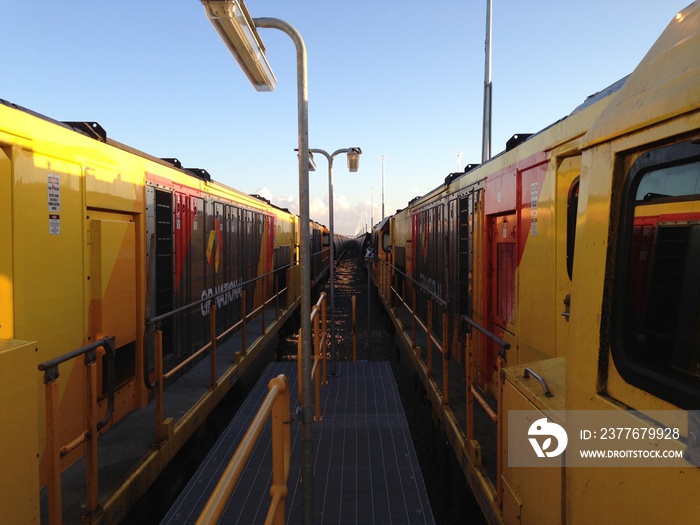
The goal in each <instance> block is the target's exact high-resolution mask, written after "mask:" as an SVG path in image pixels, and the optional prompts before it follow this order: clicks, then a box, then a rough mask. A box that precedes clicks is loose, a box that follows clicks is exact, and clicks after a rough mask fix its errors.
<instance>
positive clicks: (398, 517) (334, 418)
mask: <svg viewBox="0 0 700 525" xmlns="http://www.w3.org/2000/svg"><path fill="white" fill-rule="evenodd" d="M338 373H339V375H338V376H336V377H331V378H330V383H329V385H327V386H324V387H322V397H323V421H322V422H319V423H314V438H315V441H314V453H315V456H316V460H315V477H314V483H315V484H314V511H315V520H314V522H315V523H322V524H362V525H365V524H397V525H398V524H407V525H409V524H433V523H434V520H433V516H432V512H431V510H430V505H429V503H428V497H427V494H426V490H425V485H424V482H423V477H422V475H421V472H420V468H419V467H418V460H417V458H416V453H415V450H414V448H413V443H412V441H411V436H410V433H409V430H408V423H407V422H406V418H405V415H404V411H403V407H402V406H401V400H400V398H399V393H398V390H397V387H396V383H395V380H394V376H393V374H392V371H391V368H390V366H389V363H387V362H377V361H364V362H357V363H351V362H346V361H341V362H339V363H338ZM279 374H285V375H286V376H287V378H288V380H289V385H290V389H291V396H292V397H291V400H292V407H293V408H292V410H294V408H295V406H296V399H297V369H296V362H294V363H272V364H270V365H269V366H268V367H267V369H266V370H265V372H264V373H263V376H262V377H261V379H260V381H259V382H258V383H257V385H256V386H255V388H254V389H253V391H252V392H251V394H250V395H249V396H248V398H247V399H246V401H245V403H244V404H243V405H242V406H241V408H240V410H239V411H238V413H237V414H236V417H235V418H234V420H233V421H232V422H231V424H230V425H229V427H228V428H227V429H226V431H225V432H224V433H223V434H222V436H221V438H220V439H219V441H218V442H217V444H216V445H215V446H214V448H213V449H212V450H211V452H210V453H209V455H208V456H207V458H206V459H205V461H204V462H203V463H202V465H201V466H200V468H199V470H198V471H197V473H196V474H195V475H194V477H193V478H192V479H191V480H190V482H189V484H188V485H187V487H185V489H184V490H183V491H182V493H181V494H180V497H179V498H178V500H177V502H176V503H175V505H174V506H173V507H172V508H171V509H170V512H169V513H168V514H167V515H166V517H165V519H164V520H163V522H162V523H167V524H179V523H183V524H184V523H194V522H195V521H196V519H197V517H198V516H199V513H200V512H201V510H202V508H203V507H204V504H205V503H206V501H207V499H208V497H209V494H210V493H211V491H212V490H213V489H214V487H215V486H216V483H217V481H218V479H219V477H220V475H221V473H222V472H223V470H224V468H225V466H226V464H227V463H228V460H229V459H230V458H231V456H232V455H233V452H234V451H235V448H236V447H237V446H238V443H239V441H240V439H241V438H242V437H243V435H244V433H245V431H246V429H247V428H248V425H249V424H250V421H251V420H252V418H253V416H254V415H255V412H256V411H257V409H258V406H259V404H260V401H261V400H262V398H263V397H264V396H265V394H266V393H267V383H268V382H269V380H270V379H271V378H273V377H275V376H277V375H279ZM268 427H269V423H268ZM270 441H271V438H270V430H269V428H268V429H266V430H265V431H264V433H263V435H262V437H261V440H260V442H259V443H258V446H257V447H256V449H255V451H254V453H253V455H252V457H251V459H250V461H249V463H248V466H247V468H246V471H245V473H244V475H243V478H242V480H241V482H240V483H239V484H238V486H237V487H236V490H235V491H234V493H233V496H232V498H231V500H230V502H229V505H228V507H227V508H226V511H225V513H224V516H223V518H222V521H221V523H232V524H233V523H240V524H246V525H247V524H253V523H263V522H264V520H265V516H266V513H267V509H268V506H269V502H270V496H269V487H270V484H271V470H272V469H271V453H270V447H271V443H270ZM300 441H301V428H300V426H299V425H295V426H294V427H292V458H291V466H290V473H289V482H288V486H289V493H288V495H287V499H286V516H287V523H288V524H296V523H301V492H302V488H301V484H300V483H299V473H300V454H301V453H300V446H301V443H300Z"/></svg>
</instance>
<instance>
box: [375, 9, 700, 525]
mask: <svg viewBox="0 0 700 525" xmlns="http://www.w3.org/2000/svg"><path fill="white" fill-rule="evenodd" d="M373 235H374V245H375V250H376V253H377V260H376V261H375V263H374V280H375V283H376V285H377V287H378V288H379V290H380V294H381V296H382V298H383V301H384V303H385V305H386V307H387V310H388V311H389V312H390V315H391V318H392V320H393V323H394V325H395V326H396V328H397V333H398V338H399V339H400V341H401V343H402V347H403V349H404V351H405V353H406V355H407V356H408V357H409V359H410V361H411V362H412V364H413V367H414V369H415V371H416V372H417V374H418V376H419V377H420V379H421V380H422V383H423V385H424V387H425V389H426V391H427V393H428V398H429V399H430V402H431V404H432V410H433V412H434V413H435V414H436V415H437V417H438V418H439V421H440V425H439V426H440V429H441V431H442V432H443V433H444V434H445V436H446V438H447V440H448V441H449V443H450V445H451V447H452V449H453V451H454V454H455V459H456V463H457V464H458V465H459V466H460V467H461V470H462V471H463V473H464V475H465V477H466V478H467V480H468V483H469V485H470V486H471V488H472V490H473V492H474V494H475V495H476V497H477V500H478V502H479V504H480V507H481V509H482V511H483V512H484V514H485V516H486V518H487V520H488V521H489V522H490V523H506V524H508V525H513V524H537V525H540V524H563V523H581V524H583V523H611V524H612V523H615V524H620V523H630V524H632V523H693V522H696V521H697V520H698V516H700V503H698V499H697V497H696V495H695V493H696V492H697V489H698V487H700V471H699V470H698V468H697V467H696V465H697V464H698V462H697V458H698V452H699V451H698V446H699V444H698V443H699V442H698V437H697V436H698V430H699V428H700V425H699V422H700V418H698V412H696V411H697V410H700V3H697V2H696V3H694V4H692V5H690V6H689V7H687V8H686V9H685V10H683V11H682V12H680V13H679V14H678V15H677V16H676V18H675V19H674V20H672V21H671V23H670V24H669V26H668V28H667V29H666V31H665V32H664V33H663V34H662V35H661V37H660V38H659V39H658V41H657V42H656V43H655V45H654V46H653V47H652V48H651V50H650V51H649V52H648V54H647V55H646V57H645V58H644V59H643V61H642V62H641V63H640V64H639V65H638V66H637V68H636V69H635V70H634V72H633V73H632V74H631V75H630V76H629V77H627V78H625V79H623V80H621V81H619V82H617V83H616V84H614V85H612V86H610V87H609V88H607V89H606V90H603V91H601V92H600V93H598V94H596V95H594V96H592V97H590V98H589V99H588V100H586V101H585V102H584V103H583V104H582V105H581V106H580V107H578V108H576V109H575V110H574V111H573V112H572V113H571V114H570V115H568V116H567V117H565V118H563V119H562V120H560V121H559V122H557V123H555V124H553V125H551V126H550V127H548V128H546V129H544V130H542V131H541V132H539V133H537V134H534V135H527V134H526V135H516V136H514V137H513V139H511V142H509V144H508V146H507V149H506V151H505V152H503V153H502V154H500V155H498V156H496V157H494V158H493V159H491V160H489V161H488V162H486V163H484V164H483V165H481V166H476V167H474V166H469V167H467V169H465V172H464V173H456V174H451V175H450V176H448V177H447V178H446V179H445V181H444V184H441V185H440V186H439V187H437V188H436V189H434V190H433V191H431V192H430V193H428V194H426V195H424V196H422V197H420V198H416V199H414V200H413V201H411V202H410V203H409V204H408V206H407V207H406V208H405V209H403V210H400V211H398V212H397V213H396V214H395V215H394V216H392V217H391V218H390V220H388V221H385V222H384V223H382V224H380V225H378V226H377V227H376V228H375V230H374V234H373ZM455 385H457V387H455ZM460 392H461V393H460ZM603 413H605V414H606V416H607V417H614V418H617V424H616V425H615V426H614V428H609V427H607V426H606V427H605V428H602V429H601V428H592V427H591V428H589V429H584V430H578V431H577V433H576V435H575V436H572V432H571V431H569V434H568V444H569V448H568V449H567V450H566V452H564V453H563V454H561V456H559V458H558V460H559V463H558V464H556V465H554V466H538V465H539V464H538V463H536V461H537V458H536V457H535V462H534V463H527V464H523V463H522V462H521V459H522V457H523V456H524V455H526V454H525V453H526V452H527V450H525V449H530V450H529V454H533V453H536V454H537V456H540V455H544V454H542V452H543V449H546V446H544V445H543V446H541V447H540V450H539V452H538V451H537V450H533V449H535V448H536V447H535V444H534V443H533V447H532V448H530V445H529V444H528V438H529V439H530V441H531V442H532V440H536V436H535V432H534V430H533V429H535V427H530V432H532V434H526V435H520V434H517V433H515V422H514V421H515V419H512V418H515V417H516V416H518V415H519V414H523V417H529V418H530V419H528V420H527V421H528V422H529V423H532V424H533V425H534V423H538V422H540V423H539V426H537V429H539V430H541V428H540V427H542V424H543V423H544V424H546V425H550V424H557V425H559V426H561V427H566V426H567V425H571V424H573V422H574V420H575V419H576V417H578V415H579V414H585V415H586V417H588V418H592V420H591V421H595V420H596V419H595V418H596V417H598V416H599V415H601V414H603ZM479 414H480V415H481V416H483V417H480V416H479ZM526 415H527V416H526ZM601 417H602V416H601ZM479 421H481V422H480V423H479ZM545 422H546V423H545ZM591 425H594V423H592V422H591ZM484 426H486V427H488V428H486V429H484V428H483V427H484ZM618 427H620V428H622V430H620V428H618ZM627 429H629V432H626V430H627ZM526 431H527V428H526ZM657 431H658V435H661V434H663V436H664V439H663V440H660V441H654V439H650V438H649V436H650V435H652V433H653V436H657ZM621 434H622V436H621ZM644 436H647V437H646V438H645V437H644ZM555 437H556V436H550V438H549V439H548V442H547V445H548V446H549V445H551V446H552V447H553V443H554V442H555V441H554V439H553V438H555ZM575 438H576V439H578V440H579V441H581V440H586V439H587V440H589V443H588V444H592V443H593V441H595V443H596V445H597V446H599V447H606V446H608V445H612V446H613V448H614V446H619V445H620V444H621V442H623V441H625V440H626V441H625V442H626V443H627V444H630V443H631V444H633V445H634V446H636V447H638V448H644V447H652V446H653V447H655V446H657V445H658V444H659V443H660V442H661V441H663V443H662V445H668V446H672V447H675V449H676V450H677V451H680V454H681V455H682V457H683V459H682V460H681V461H680V462H673V463H667V464H664V465H665V466H663V467H661V466H659V468H652V467H654V466H655V465H654V461H653V459H649V458H650V457H651V458H653V457H654V452H653V451H651V452H649V451H638V450H636V451H629V450H617V449H616V450H613V451H609V452H606V453H608V454H610V455H609V456H608V457H615V458H621V457H623V456H624V454H628V455H631V453H632V452H635V453H638V454H640V455H642V456H644V457H645V458H646V459H647V460H648V461H646V462H641V463H635V464H634V466H629V468H621V463H619V462H618V463H616V462H614V461H613V462H608V463H605V462H598V463H595V464H593V463H590V465H591V466H588V465H589V464H588V463H581V461H580V460H581V458H577V457H575V455H576V451H575V449H574V448H573V445H572V442H573V441H574V440H575ZM579 438H580V439H579ZM611 438H612V439H611ZM622 438H625V439H622ZM666 438H668V439H666ZM556 439H557V440H558V441H559V443H560V444H564V445H565V443H563V442H562V439H561V438H556ZM633 439H634V440H636V441H634V442H632V440H633ZM612 441H615V442H616V443H612ZM521 442H522V443H521ZM670 442H672V443H670ZM521 444H522V445H523V446H524V447H525V449H524V448H522V447H521V448H518V447H520V445H521ZM541 444H542V443H541V442H540V445H541ZM559 453H560V450H557V455H558V454H559ZM613 453H614V455H613ZM640 465H642V466H640ZM622 466H624V464H622Z"/></svg>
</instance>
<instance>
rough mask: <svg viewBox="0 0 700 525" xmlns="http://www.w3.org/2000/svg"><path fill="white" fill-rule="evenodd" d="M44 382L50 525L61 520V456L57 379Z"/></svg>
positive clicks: (57, 524) (58, 523) (58, 524)
mask: <svg viewBox="0 0 700 525" xmlns="http://www.w3.org/2000/svg"><path fill="white" fill-rule="evenodd" d="M44 377H45V376H44ZM45 384H46V388H45V391H44V394H45V400H46V454H48V456H49V465H48V467H49V468H48V478H49V479H48V483H47V485H48V487H47V488H48V496H49V523H50V525H60V524H61V523H62V522H63V510H62V504H61V457H60V456H59V453H58V407H59V396H58V379H57V378H56V379H52V380H51V381H49V382H48V383H45Z"/></svg>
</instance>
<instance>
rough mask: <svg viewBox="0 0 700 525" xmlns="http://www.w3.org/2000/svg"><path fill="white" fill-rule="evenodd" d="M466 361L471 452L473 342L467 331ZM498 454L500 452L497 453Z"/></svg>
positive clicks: (472, 425) (468, 440) (468, 428)
mask: <svg viewBox="0 0 700 525" xmlns="http://www.w3.org/2000/svg"><path fill="white" fill-rule="evenodd" d="M465 345H466V347H467V348H466V351H465V355H466V359H465V360H464V361H465V364H464V366H465V368H466V370H465V374H466V377H467V388H466V393H467V396H466V397H467V399H466V412H467V421H466V428H467V446H468V447H469V448H470V450H471V442H472V439H473V438H474V394H473V393H472V359H473V355H472V354H473V349H472V347H473V342H472V333H471V331H469V332H468V333H467V337H466V341H465ZM499 454H500V452H499Z"/></svg>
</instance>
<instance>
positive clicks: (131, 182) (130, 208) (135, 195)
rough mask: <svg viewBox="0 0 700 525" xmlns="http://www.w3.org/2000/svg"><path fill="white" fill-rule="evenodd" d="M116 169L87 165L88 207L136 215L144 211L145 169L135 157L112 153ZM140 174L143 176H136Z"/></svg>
mask: <svg viewBox="0 0 700 525" xmlns="http://www.w3.org/2000/svg"><path fill="white" fill-rule="evenodd" d="M113 153H114V166H115V167H114V168H113V169H112V168H108V167H102V166H99V165H96V164H92V163H91V164H88V165H87V166H86V168H85V205H86V206H88V207H92V208H100V209H103V210H115V211H123V212H127V213H132V212H134V213H135V212H137V211H139V210H140V209H142V208H143V186H144V180H143V169H141V170H138V164H137V163H136V162H135V160H134V157H132V156H130V155H127V154H126V153H124V152H121V151H119V150H113ZM139 171H140V173H141V175H140V176H138V175H133V173H139Z"/></svg>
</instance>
